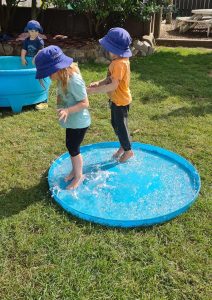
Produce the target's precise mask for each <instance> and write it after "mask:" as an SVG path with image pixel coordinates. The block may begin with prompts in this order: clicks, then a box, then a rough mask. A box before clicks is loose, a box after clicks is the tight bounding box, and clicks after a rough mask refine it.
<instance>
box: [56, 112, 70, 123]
mask: <svg viewBox="0 0 212 300" xmlns="http://www.w3.org/2000/svg"><path fill="white" fill-rule="evenodd" d="M57 113H58V117H59V121H62V120H63V122H64V123H65V122H66V120H67V118H68V115H69V110H68V108H59V109H57Z"/></svg>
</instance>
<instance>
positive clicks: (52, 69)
mask: <svg viewBox="0 0 212 300" xmlns="http://www.w3.org/2000/svg"><path fill="white" fill-rule="evenodd" d="M72 62H73V58H71V57H68V56H66V55H65V54H64V53H63V51H62V50H61V49H60V48H59V47H58V46H53V45H52V46H48V47H46V48H43V49H42V50H40V51H39V52H38V54H37V55H36V56H35V66H36V69H37V72H36V77H35V78H36V79H42V78H45V77H48V76H50V75H52V74H54V73H56V72H57V71H59V70H61V69H64V68H67V67H69V66H70V65H71V64H72Z"/></svg>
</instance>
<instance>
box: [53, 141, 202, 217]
mask: <svg viewBox="0 0 212 300" xmlns="http://www.w3.org/2000/svg"><path fill="white" fill-rule="evenodd" d="M97 145H98V144H97ZM115 150H116V148H115V147H114V148H113V147H112V148H111V146H109V147H103V148H101V147H100V148H99V147H97V148H95V147H94V148H92V147H91V148H90V149H89V148H88V149H87V150H86V151H82V155H83V159H84V174H85V180H84V182H83V184H81V186H80V187H79V188H77V189H76V190H74V191H68V190H66V189H65V188H66V186H67V184H66V183H65V182H64V180H63V179H64V177H65V176H66V175H67V174H68V173H69V172H70V170H71V165H70V158H69V156H68V154H67V155H66V157H61V158H60V159H59V160H57V161H56V162H55V163H54V167H53V168H52V170H51V176H49V184H50V188H51V189H52V191H53V196H54V195H56V197H57V198H59V199H60V201H61V204H64V206H65V207H66V209H67V210H69V209H70V211H71V210H76V211H80V212H81V213H82V214H90V215H92V216H94V217H96V218H102V219H110V220H126V221H127V220H141V219H152V218H157V217H159V216H164V215H167V214H170V213H172V212H174V211H176V210H178V209H180V208H182V207H184V206H186V205H188V204H189V203H190V201H191V199H193V198H194V197H195V195H196V193H197V190H198V182H197V181H198V177H197V178H196V177H193V176H191V172H190V171H189V170H187V169H186V168H185V167H184V166H182V165H181V164H180V163H178V162H177V161H175V160H174V159H172V158H169V157H167V156H164V155H158V153H156V152H153V151H147V150H145V149H141V148H140V149H134V153H135V156H134V158H132V159H130V160H129V161H128V162H127V163H125V164H120V163H118V162H116V161H114V160H111V157H112V154H113V153H114V151H115Z"/></svg>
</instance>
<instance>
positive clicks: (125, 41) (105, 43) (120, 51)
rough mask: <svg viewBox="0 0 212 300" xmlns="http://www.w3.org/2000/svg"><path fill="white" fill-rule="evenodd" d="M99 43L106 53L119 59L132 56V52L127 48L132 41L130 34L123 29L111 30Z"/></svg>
mask: <svg viewBox="0 0 212 300" xmlns="http://www.w3.org/2000/svg"><path fill="white" fill-rule="evenodd" d="M99 43H100V45H101V46H102V47H103V48H105V49H106V50H107V51H109V52H111V53H113V54H116V55H118V56H120V57H130V56H132V52H131V50H130V47H129V46H130V44H131V43H132V39H131V37H130V34H129V33H128V32H127V31H126V30H125V29H123V28H120V27H115V28H111V29H110V30H109V31H108V33H107V34H106V35H105V36H104V37H103V38H102V39H100V40H99Z"/></svg>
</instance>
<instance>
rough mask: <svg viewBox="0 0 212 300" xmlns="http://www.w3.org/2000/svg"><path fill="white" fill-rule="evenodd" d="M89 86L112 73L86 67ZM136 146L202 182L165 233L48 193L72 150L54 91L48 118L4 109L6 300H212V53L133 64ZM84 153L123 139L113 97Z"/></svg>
mask: <svg viewBox="0 0 212 300" xmlns="http://www.w3.org/2000/svg"><path fill="white" fill-rule="evenodd" d="M80 68H81V71H82V75H83V77H84V79H85V81H86V83H87V84H88V83H89V82H91V81H94V80H97V79H100V78H103V77H104V76H105V75H106V67H105V66H104V65H96V64H94V63H87V64H81V65H80ZM131 69H132V80H131V90H132V95H133V104H132V106H131V111H130V124H129V125H130V129H131V132H132V134H133V140H134V141H140V142H142V143H149V144H154V145H158V146H160V147H164V148H167V149H169V150H172V151H174V152H177V153H179V154H180V155H182V156H184V157H185V158H186V159H188V160H189V161H191V162H192V163H193V164H194V165H195V166H196V168H197V169H198V171H199V172H200V175H201V180H202V188H201V192H200V195H199V197H198V199H197V201H196V202H195V203H194V205H193V206H192V207H191V209H190V210H189V211H187V212H186V213H184V214H183V215H181V216H179V217H178V218H176V219H174V220H172V221H170V222H168V223H165V224H163V225H160V226H154V227H152V228H137V229H130V230H129V229H128V230H124V229H113V228H106V227H101V226H99V225H95V224H90V223H88V222H84V221H82V220H79V219H77V218H74V217H72V216H71V215H68V214H66V213H65V212H63V210H62V209H60V208H59V207H58V206H57V205H56V204H55V202H54V201H53V199H52V198H51V197H50V194H49V192H48V183H47V178H46V176H47V172H48V168H49V166H50V164H51V162H52V161H53V160H54V159H55V158H56V157H57V156H58V155H60V154H62V153H63V152H65V151H66V149H65V143H64V131H63V129H61V128H60V127H59V125H58V123H57V117H56V113H55V87H52V88H51V91H50V99H49V108H48V110H46V111H40V112H38V111H35V110H34V109H33V108H27V109H24V111H23V112H22V113H21V114H18V115H13V114H12V113H11V112H10V110H5V109H4V110H0V114H1V118H0V132H1V136H0V145H1V147H0V166H1V169H0V190H1V199H0V299H2V300H16V299H24V300H25V299H30V300H31V299H32V300H38V299H39V300H40V299H42V300H44V299H45V300H56V299H57V300H65V299H67V300H69V299H71V300H72V299H73V300H85V299H86V300H87V299H88V300H90V299H92V300H100V299H101V300H106V299H108V300H109V299H110V300H111V299H118V300H125V299H126V300H131V299H132V300H135V299H139V300H140V299H150V300H154V299H179V300H181V299H186V300H187V299H204V300H206V299H208V300H209V299H212V295H211V294H210V278H209V275H210V274H209V269H210V258H211V250H210V249H211V248H210V247H211V240H210V234H211V190H210V188H211V177H210V172H211V169H212V164H211V149H212V142H211V140H212V138H211V137H212V127H211V126H212V117H211V113H212V78H211V76H212V52H211V51H209V50H200V49H183V48H179V49H171V48H159V49H157V52H156V54H154V55H153V56H151V57H147V58H134V59H132V63H131ZM90 106H91V115H92V126H91V128H90V130H89V132H88V134H87V135H86V138H85V140H84V144H87V143H95V142H98V141H109V140H116V137H115V135H114V134H113V131H112V130H111V126H110V121H109V117H110V116H109V109H108V105H107V97H106V96H104V95H98V96H92V97H90Z"/></svg>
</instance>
